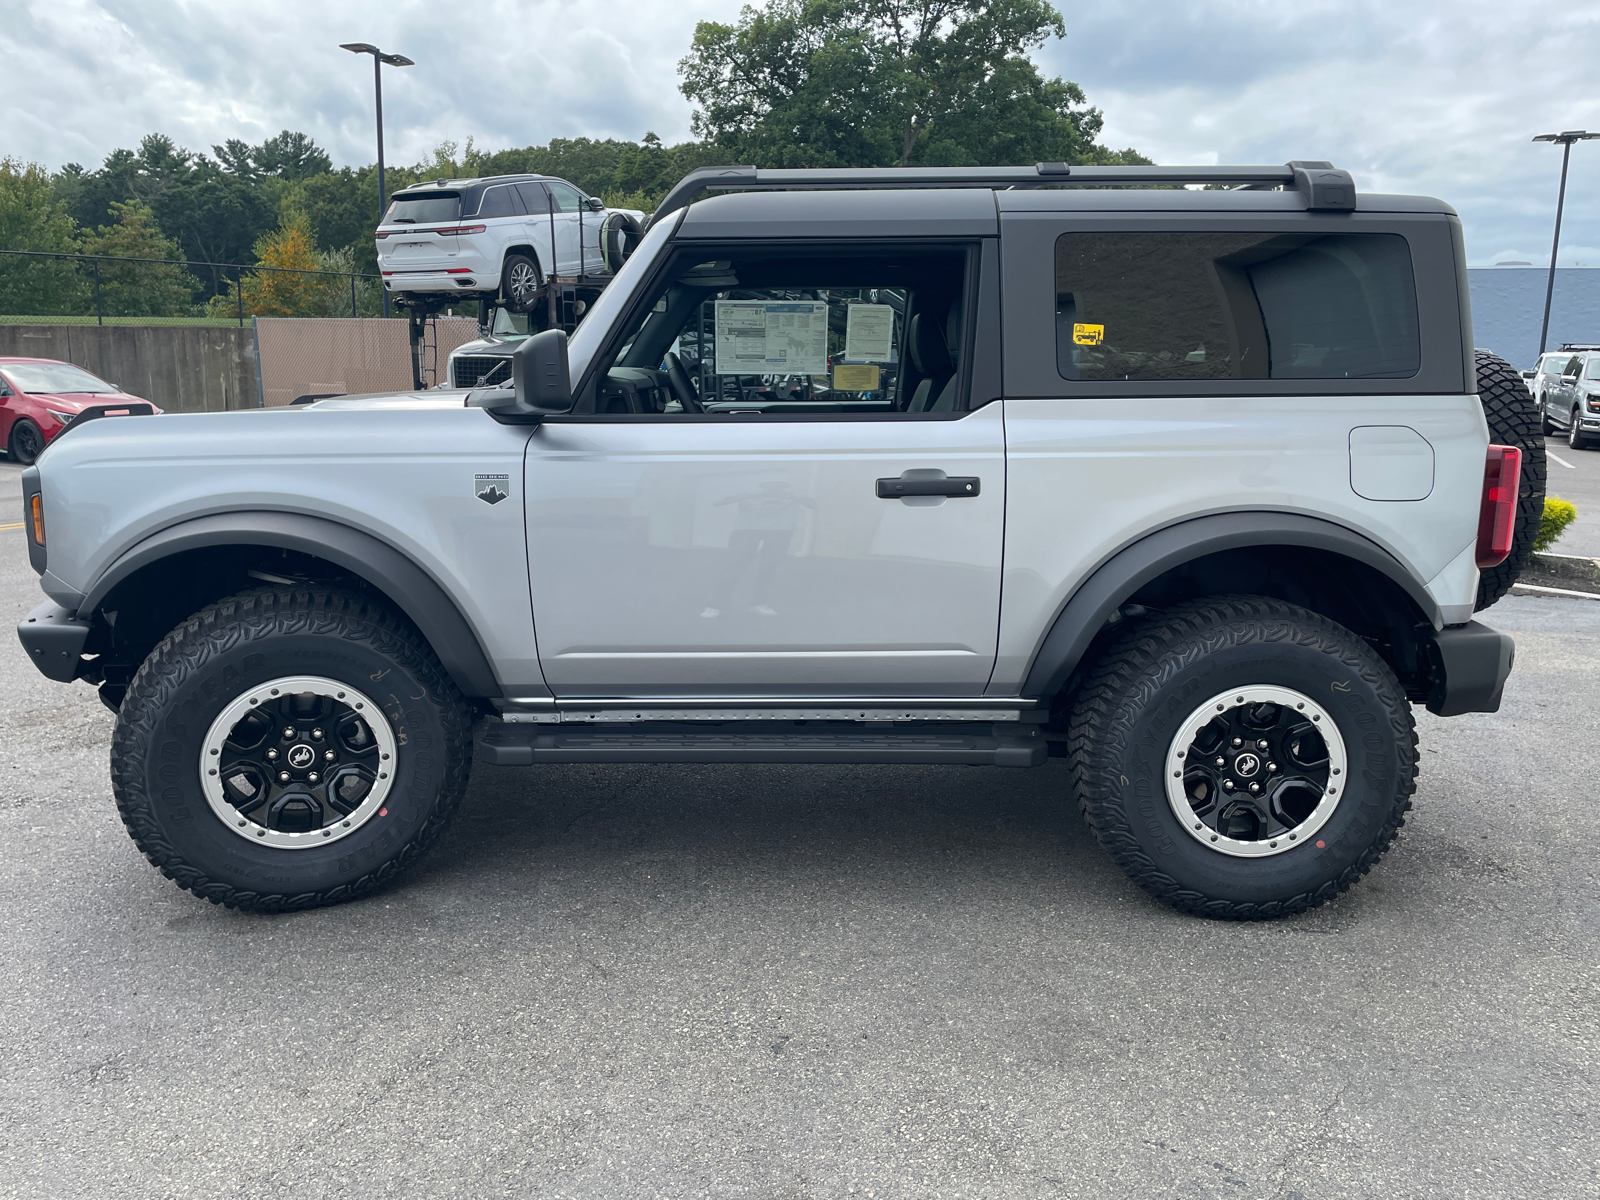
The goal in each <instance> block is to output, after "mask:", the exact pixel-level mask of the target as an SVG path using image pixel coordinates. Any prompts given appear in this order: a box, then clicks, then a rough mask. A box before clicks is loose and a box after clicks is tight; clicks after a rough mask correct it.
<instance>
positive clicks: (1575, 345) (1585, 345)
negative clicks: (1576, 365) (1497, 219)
mask: <svg viewBox="0 0 1600 1200" xmlns="http://www.w3.org/2000/svg"><path fill="white" fill-rule="evenodd" d="M1561 349H1562V350H1600V345H1596V344H1595V343H1593V342H1562V343H1561ZM1557 353H1558V354H1559V353H1560V351H1557Z"/></svg>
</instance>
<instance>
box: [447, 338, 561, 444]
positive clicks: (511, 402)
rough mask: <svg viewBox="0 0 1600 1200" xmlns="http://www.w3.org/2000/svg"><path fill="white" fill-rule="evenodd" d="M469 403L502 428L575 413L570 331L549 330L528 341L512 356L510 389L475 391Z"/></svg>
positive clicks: (535, 422) (530, 423) (469, 397)
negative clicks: (568, 363)
mask: <svg viewBox="0 0 1600 1200" xmlns="http://www.w3.org/2000/svg"><path fill="white" fill-rule="evenodd" d="M467 404H468V405H470V406H473V407H478V408H482V409H483V410H484V411H485V412H486V413H488V414H489V415H490V416H491V417H493V418H494V419H495V420H496V421H499V422H500V423H501V424H502V425H537V424H539V422H541V421H542V420H544V418H545V417H548V416H554V415H557V414H560V413H565V412H571V411H572V377H571V374H570V370H569V367H568V365H567V333H566V330H564V329H546V330H545V331H544V332H543V333H536V334H534V335H533V336H532V337H530V338H528V339H527V340H526V341H524V342H523V343H522V345H520V346H518V347H517V348H516V350H515V352H513V353H512V355H511V387H510V389H509V390H507V389H503V388H502V389H497V390H495V391H487V390H486V391H483V392H473V393H471V394H470V395H469V396H468V397H467Z"/></svg>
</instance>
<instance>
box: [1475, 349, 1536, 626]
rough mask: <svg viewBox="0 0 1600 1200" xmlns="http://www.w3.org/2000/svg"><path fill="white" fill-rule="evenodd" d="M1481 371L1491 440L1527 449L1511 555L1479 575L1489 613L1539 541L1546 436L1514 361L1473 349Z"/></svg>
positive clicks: (1482, 603)
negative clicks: (1534, 541)
mask: <svg viewBox="0 0 1600 1200" xmlns="http://www.w3.org/2000/svg"><path fill="white" fill-rule="evenodd" d="M1473 360H1474V361H1475V362H1476V363H1477V368H1478V401H1479V403H1480V404H1482V405H1483V417H1484V420H1485V421H1486V422H1488V425H1489V440H1490V441H1491V442H1493V443H1494V444H1495V445H1497V446H1515V447H1517V448H1518V449H1519V450H1521V451H1522V476H1521V480H1520V482H1519V484H1518V487H1517V521H1516V525H1515V526H1514V528H1513V530H1512V537H1511V553H1510V554H1508V555H1507V556H1506V560H1505V562H1503V563H1501V564H1500V565H1499V566H1498V567H1487V568H1485V569H1483V570H1481V571H1480V572H1479V573H1478V599H1477V603H1476V604H1475V606H1474V607H1475V608H1478V609H1484V608H1488V607H1489V605H1491V604H1493V603H1494V602H1495V601H1496V600H1498V599H1500V597H1501V596H1504V595H1505V594H1506V593H1507V592H1509V591H1510V590H1511V585H1512V584H1514V583H1515V582H1516V581H1517V577H1518V576H1519V575H1521V574H1522V572H1523V571H1524V570H1525V569H1526V568H1527V565H1528V560H1529V559H1530V558H1531V557H1532V555H1533V539H1534V538H1535V537H1537V536H1538V534H1539V521H1540V519H1541V518H1543V516H1544V485H1545V457H1544V437H1543V435H1542V434H1541V432H1540V429H1539V417H1538V416H1537V415H1536V414H1535V413H1534V411H1533V409H1532V408H1531V407H1530V406H1529V404H1528V385H1527V384H1526V383H1524V382H1523V381H1522V376H1521V375H1519V374H1517V372H1516V370H1515V369H1514V368H1513V367H1512V366H1511V364H1510V363H1508V362H1506V360H1505V359H1503V358H1501V357H1500V356H1499V355H1496V354H1490V353H1489V352H1488V351H1487V350H1475V351H1473Z"/></svg>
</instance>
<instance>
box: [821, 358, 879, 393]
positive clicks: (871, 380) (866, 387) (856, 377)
mask: <svg viewBox="0 0 1600 1200" xmlns="http://www.w3.org/2000/svg"><path fill="white" fill-rule="evenodd" d="M879 374H880V372H879V369H878V367H877V365H876V364H858V365H851V366H846V365H845V364H843V363H841V364H839V365H837V366H835V367H834V368H833V386H834V388H835V390H837V391H841V392H875V391H877V390H878V378H879Z"/></svg>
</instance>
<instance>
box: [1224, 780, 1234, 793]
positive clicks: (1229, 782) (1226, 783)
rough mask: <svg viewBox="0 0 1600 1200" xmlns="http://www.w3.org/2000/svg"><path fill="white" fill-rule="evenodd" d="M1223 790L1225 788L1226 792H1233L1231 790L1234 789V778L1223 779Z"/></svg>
mask: <svg viewBox="0 0 1600 1200" xmlns="http://www.w3.org/2000/svg"><path fill="white" fill-rule="evenodd" d="M1222 790H1223V791H1225V792H1231V791H1233V780H1231V779H1224V780H1223V781H1222Z"/></svg>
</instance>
